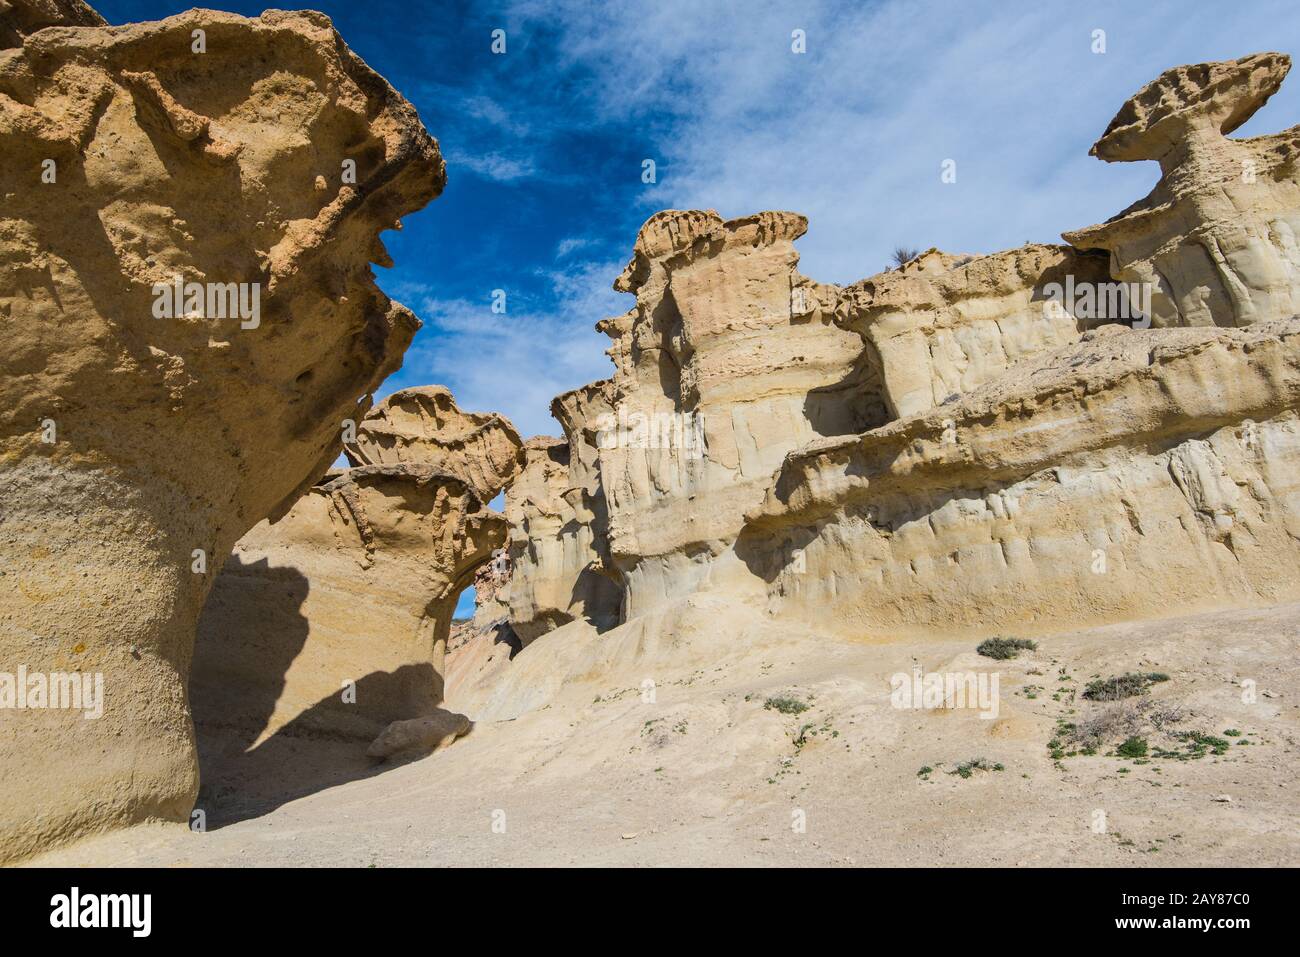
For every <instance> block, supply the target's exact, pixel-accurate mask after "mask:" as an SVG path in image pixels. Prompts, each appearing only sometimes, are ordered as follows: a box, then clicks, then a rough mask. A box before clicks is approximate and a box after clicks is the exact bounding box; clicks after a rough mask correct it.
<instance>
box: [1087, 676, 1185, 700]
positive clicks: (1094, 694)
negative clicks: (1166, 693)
mask: <svg viewBox="0 0 1300 957" xmlns="http://www.w3.org/2000/svg"><path fill="white" fill-rule="evenodd" d="M1168 680H1169V676H1168V675H1162V674H1160V673H1159V672H1156V671H1149V672H1147V673H1146V674H1140V673H1138V672H1133V671H1130V672H1129V673H1128V674H1123V675H1117V676H1114V677H1111V678H1098V679H1097V680H1095V681H1089V682H1088V687H1086V688H1084V689H1083V696H1084V697H1085V698H1087V699H1088V700H1089V701H1118V700H1120V699H1121V698H1133V697H1136V696H1137V695H1142V694H1146V693H1147V691H1148V690H1149V689H1150V687H1151V686H1152V685H1154V684H1159V683H1160V682H1161V681H1168Z"/></svg>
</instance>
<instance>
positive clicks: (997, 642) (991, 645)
mask: <svg viewBox="0 0 1300 957" xmlns="http://www.w3.org/2000/svg"><path fill="white" fill-rule="evenodd" d="M1037 650H1038V642H1036V641H1030V640H1029V639H1028V638H988V639H985V640H984V641H981V642H980V643H979V647H977V648H976V649H975V653H976V654H980V655H983V656H984V657H985V658H996V659H997V660H999V661H1006V660H1007V659H1008V658H1014V657H1016V655H1018V654H1020V652H1022V651H1037Z"/></svg>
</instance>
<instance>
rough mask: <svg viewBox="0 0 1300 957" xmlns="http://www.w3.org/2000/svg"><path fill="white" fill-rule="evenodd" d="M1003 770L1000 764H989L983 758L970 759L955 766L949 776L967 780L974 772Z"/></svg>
mask: <svg viewBox="0 0 1300 957" xmlns="http://www.w3.org/2000/svg"><path fill="white" fill-rule="evenodd" d="M1002 770H1005V768H1003V766H1002V765H1001V764H989V763H988V762H987V761H985V760H984V759H983V758H971V759H970V760H969V761H964V762H962V763H961V764H959V765H957V767H955V768H954V769H953V770H951V771H949V772H948V773H949V774H959V775H961V776H962V777H963V778H968V777H970V776H971V775H972V774H974V773H975V772H976V771H1002Z"/></svg>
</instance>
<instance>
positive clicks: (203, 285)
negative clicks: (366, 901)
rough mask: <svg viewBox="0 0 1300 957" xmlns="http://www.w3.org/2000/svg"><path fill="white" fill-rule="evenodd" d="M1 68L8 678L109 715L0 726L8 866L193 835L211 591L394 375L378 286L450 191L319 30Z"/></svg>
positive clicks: (270, 25) (102, 31)
mask: <svg viewBox="0 0 1300 957" xmlns="http://www.w3.org/2000/svg"><path fill="white" fill-rule="evenodd" d="M30 6H31V5H27V4H23V5H20V6H19V9H22V8H24V7H27V8H30ZM37 6H39V5H37ZM56 6H58V5H56ZM62 6H63V7H67V8H73V7H76V8H78V9H79V8H80V5H76V4H64V5H62ZM74 22H83V21H82V20H77V21H74ZM196 30H198V31H202V32H203V35H204V36H205V37H206V50H205V52H202V53H198V52H195V51H194V49H193V46H192V45H193V43H194V31H196ZM0 60H3V69H0V144H2V147H3V151H4V155H5V163H4V164H3V170H0V193H3V194H4V195H5V196H6V200H5V205H4V210H3V213H0V315H3V316H4V317H5V319H6V328H7V329H8V330H9V331H10V338H9V340H8V345H7V347H6V349H5V351H4V354H3V356H2V357H0V463H3V467H2V470H0V498H3V500H4V503H5V505H4V508H3V510H2V511H0V543H2V547H3V558H4V569H3V570H4V572H5V574H4V576H3V577H0V661H3V663H4V664H3V666H2V668H3V669H4V670H9V671H13V670H15V669H16V668H17V667H18V666H19V665H21V666H23V667H25V668H26V669H27V670H28V671H29V672H31V673H50V672H77V673H85V674H93V673H101V674H102V675H103V681H104V684H103V687H104V699H105V700H104V712H103V716H102V717H101V718H99V719H98V720H85V719H83V717H82V715H81V713H80V712H76V711H70V710H66V709H65V710H55V709H45V710H35V709H28V710H18V711H14V710H5V711H4V712H3V717H2V718H0V720H3V721H4V722H5V723H6V725H7V728H6V732H5V734H4V735H3V736H0V764H2V765H3V776H4V779H5V787H4V793H3V798H0V804H2V805H3V813H2V814H0V822H3V823H0V857H4V858H6V859H9V858H16V857H21V856H23V855H25V854H28V853H30V852H32V851H33V850H35V849H37V848H40V847H43V846H46V845H48V844H49V843H51V842H53V841H57V840H61V839H65V838H68V837H72V836H75V835H77V834H80V833H84V832H86V831H88V830H92V829H99V828H105V827H112V826H118V825H122V824H126V823H130V822H134V821H139V820H143V819H146V818H167V819H173V820H176V819H185V818H186V817H187V816H188V814H189V811H190V806H191V804H192V802H193V798H194V794H195V790H196V784H197V781H196V778H197V766H196V762H195V756H194V744H193V731H192V727H191V721H190V716H189V713H188V703H187V697H186V679H187V675H188V672H189V667H190V660H191V655H192V648H193V640H194V627H195V622H196V621H197V619H198V616H199V611H200V609H201V607H202V604H203V601H204V598H205V596H206V594H207V592H208V590H209V586H210V583H211V581H212V580H213V578H214V577H215V576H216V574H217V573H218V572H219V571H220V568H221V565H222V562H223V560H224V558H225V556H226V555H227V554H229V551H230V549H231V547H232V546H233V545H234V543H235V542H236V540H238V539H239V538H240V537H241V536H242V535H243V534H244V533H245V532H246V531H247V530H248V529H249V528H251V527H252V526H253V525H254V524H255V523H257V522H258V521H259V520H260V519H262V518H263V517H265V516H266V515H268V514H270V513H271V512H273V511H275V510H277V507H281V510H283V508H287V507H288V506H289V505H291V504H292V503H293V502H295V501H296V500H297V498H298V495H299V493H300V492H301V490H302V489H304V488H307V487H309V486H310V485H311V484H312V482H313V481H314V480H315V479H316V478H317V477H318V476H319V475H321V474H322V473H323V472H324V471H325V468H326V467H327V465H328V463H329V462H330V461H331V460H333V459H334V458H335V457H336V456H337V455H338V453H339V451H340V449H341V441H340V435H341V429H342V427H343V423H344V420H347V419H353V420H358V419H360V418H361V417H362V416H363V415H364V413H365V412H366V409H367V408H368V404H369V398H368V395H369V393H370V392H371V391H372V390H373V389H374V388H376V386H377V385H378V384H379V383H380V382H381V381H382V380H383V379H384V377H385V376H387V375H388V374H389V373H390V372H392V371H393V370H394V369H396V368H397V367H398V366H399V365H400V362H401V356H402V353H403V351H404V350H405V348H406V346H407V344H408V343H409V342H410V340H411V336H412V335H413V334H414V332H415V330H416V328H417V327H418V322H417V321H416V319H415V318H414V317H413V316H412V315H411V313H410V312H409V311H407V310H406V309H404V308H403V307H401V306H400V305H398V304H396V303H393V302H391V301H390V300H389V299H388V298H387V297H385V296H384V295H383V293H382V292H380V291H379V289H378V288H377V287H376V286H375V283H374V278H373V274H372V271H371V268H370V263H371V262H382V261H383V260H384V258H385V255H386V254H384V253H383V252H382V245H381V243H380V241H379V239H378V234H379V232H380V231H381V230H384V229H388V228H391V227H393V226H395V225H396V224H397V221H398V220H399V218H400V217H402V216H404V215H406V214H408V213H410V212H413V211H415V210H418V209H420V208H421V207H422V206H424V205H425V204H426V203H427V202H428V201H429V200H431V199H432V198H434V197H435V196H436V195H437V194H438V192H439V191H440V189H441V187H442V184H443V182H444V178H445V177H444V170H443V163H442V160H441V158H440V156H439V153H438V149H437V144H436V142H435V141H434V140H433V139H432V137H430V136H429V134H428V133H427V132H426V131H425V129H424V128H423V126H422V125H421V124H420V122H419V119H418V118H417V116H416V114H415V111H414V109H413V108H412V107H411V105H410V104H409V103H407V102H406V101H405V100H404V99H402V98H401V97H400V96H399V95H398V94H397V93H396V92H395V91H394V90H393V89H392V88H391V87H390V86H389V85H388V84H387V83H386V82H385V81H384V80H383V78H382V77H380V76H378V75H377V74H375V73H374V72H373V71H371V70H370V69H369V68H368V67H367V66H366V65H365V64H364V63H362V62H361V60H359V59H358V58H357V57H356V56H355V55H353V54H352V53H351V52H350V51H349V50H348V49H347V47H346V46H345V45H344V44H343V42H342V40H341V39H340V38H339V36H338V35H337V34H336V33H335V32H334V30H333V28H332V26H331V25H330V22H329V20H328V19H326V18H325V17H324V16H322V15H320V14H317V13H285V12H278V11H270V12H268V13H266V14H264V15H263V16H262V17H259V18H257V19H246V18H243V17H239V16H235V15H232V14H225V13H216V12H212V11H202V10H196V11H190V12H188V13H184V14H180V15H178V16H175V17H171V18H169V19H167V20H163V21H160V22H156V23H141V24H134V25H130V26H124V27H104V26H82V27H78V28H75V29H69V28H59V29H46V30H40V31H38V32H34V33H31V34H29V35H26V36H25V37H24V39H23V41H22V45H21V46H20V47H15V48H14V49H11V50H8V51H6V52H4V53H3V54H0ZM353 164H355V177H353V176H352V175H351V174H352V166H353ZM178 284H180V285H179V292H180V295H179V296H176V297H175V300H176V301H173V293H174V292H175V291H176V290H177V288H178ZM186 284H190V286H189V287H188V288H187V286H186ZM191 293H193V295H191ZM358 397H362V399H361V401H360V402H358Z"/></svg>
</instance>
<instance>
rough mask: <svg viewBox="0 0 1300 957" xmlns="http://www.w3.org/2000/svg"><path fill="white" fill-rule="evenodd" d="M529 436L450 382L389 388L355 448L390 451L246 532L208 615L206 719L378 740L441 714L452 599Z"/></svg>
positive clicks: (499, 536) (203, 643) (495, 529)
mask: <svg viewBox="0 0 1300 957" xmlns="http://www.w3.org/2000/svg"><path fill="white" fill-rule="evenodd" d="M522 449H523V443H522V442H521V440H520V438H519V435H518V433H517V432H516V431H515V429H514V427H513V426H512V425H511V424H510V422H509V421H508V420H506V419H504V418H502V417H501V416H498V415H480V414H477V413H466V412H462V411H460V409H458V408H457V406H456V404H455V401H454V400H453V399H452V396H451V393H450V392H449V391H447V390H446V389H444V388H441V387H428V388H422V389H412V390H405V391H403V392H398V393H395V394H393V395H392V396H390V397H389V398H388V399H386V400H385V401H384V402H382V403H380V404H379V405H378V406H377V407H376V409H375V412H374V413H373V414H371V415H369V416H367V417H366V418H365V419H364V420H363V421H362V422H361V424H360V426H359V427H358V429H357V435H356V442H355V444H354V445H352V446H350V447H349V455H350V456H352V457H353V458H354V459H355V458H361V457H362V456H367V457H370V458H377V459H383V460H385V462H384V463H383V464H369V465H358V466H356V467H354V468H349V469H344V470H342V471H340V472H337V473H332V474H331V475H330V476H327V477H326V480H325V481H323V482H322V483H321V484H319V485H317V486H316V487H315V488H313V489H312V490H311V491H309V492H308V493H307V494H306V495H304V496H303V497H302V498H301V499H299V500H298V502H297V503H295V504H294V506H293V508H292V509H290V511H289V512H288V514H287V515H286V516H284V517H283V518H280V519H279V520H278V521H275V522H273V523H271V522H263V523H261V524H259V525H258V526H257V527H256V528H254V529H253V530H252V531H251V532H250V533H249V534H248V535H246V536H245V537H244V538H243V539H242V540H241V541H240V542H239V544H238V545H237V546H236V547H235V551H234V556H233V558H232V560H231V561H230V563H229V564H228V565H227V567H226V569H225V571H224V572H223V573H222V575H221V577H220V579H219V580H218V582H217V584H216V586H215V588H214V589H213V592H212V595H211V597H210V598H209V600H208V604H207V606H206V607H205V608H204V612H203V618H202V621H201V624H200V628H199V643H198V650H197V656H196V660H195V666H194V679H193V685H192V692H193V695H194V699H195V715H196V719H197V720H198V721H199V723H200V725H201V726H203V727H205V728H207V727H211V728H214V729H221V728H225V729H227V730H231V731H235V732H237V733H238V734H239V735H240V736H241V740H245V741H248V742H250V743H251V742H253V741H255V740H258V739H264V738H266V737H268V736H270V735H272V734H275V733H277V732H281V731H282V730H283V731H284V733H291V734H294V735H311V734H315V735H321V734H327V735H330V736H332V737H336V738H347V739H357V740H365V741H371V740H372V739H374V738H376V736H377V735H379V734H380V733H381V732H382V731H383V730H384V729H385V727H386V726H387V725H388V724H389V723H391V722H395V721H403V720H407V719H414V718H417V717H422V716H425V715H429V714H432V713H434V712H435V710H436V709H437V706H438V705H439V704H440V703H441V702H442V700H443V697H444V688H445V677H446V668H445V656H446V650H447V642H448V638H449V635H450V629H451V623H452V617H453V615H454V612H455V607H456V601H457V599H458V597H459V595H460V593H461V592H462V591H463V590H464V589H465V588H466V587H467V586H468V585H469V584H470V583H471V582H473V581H474V580H475V579H476V576H477V574H478V573H479V571H480V570H481V569H482V568H483V567H484V566H485V565H486V564H489V563H490V562H491V560H492V559H493V557H494V556H497V555H499V554H500V553H501V551H502V550H503V549H504V547H505V545H506V537H507V532H508V527H507V524H506V520H505V518H504V516H502V515H500V514H499V513H497V512H494V511H492V510H491V509H489V508H488V507H487V505H486V502H487V501H489V500H490V499H492V498H493V497H494V496H496V495H497V494H498V493H499V492H500V491H501V490H502V489H503V488H504V487H505V486H506V485H507V484H508V483H509V482H510V481H511V480H512V479H513V478H514V476H515V473H516V472H517V471H518V469H519V467H520V464H521V462H522V459H523V453H522ZM286 726H288V727H286ZM381 750H383V749H382V748H381ZM400 750H404V748H403V749H400Z"/></svg>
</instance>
